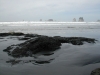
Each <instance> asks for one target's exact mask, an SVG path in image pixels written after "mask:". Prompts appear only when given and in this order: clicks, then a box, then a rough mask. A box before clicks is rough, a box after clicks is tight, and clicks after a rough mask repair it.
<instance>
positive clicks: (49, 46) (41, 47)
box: [4, 34, 96, 57]
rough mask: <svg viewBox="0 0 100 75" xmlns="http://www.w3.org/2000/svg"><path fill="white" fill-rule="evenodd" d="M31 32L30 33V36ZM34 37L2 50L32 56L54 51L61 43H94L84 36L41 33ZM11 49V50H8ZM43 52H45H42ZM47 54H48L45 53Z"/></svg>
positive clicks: (15, 54) (17, 55)
mask: <svg viewBox="0 0 100 75" xmlns="http://www.w3.org/2000/svg"><path fill="white" fill-rule="evenodd" d="M31 36H32V34H31V35H30V37H31ZM34 36H35V37H33V36H32V37H33V38H30V39H29V34H28V37H25V38H24V39H27V38H28V40H27V41H26V42H24V43H21V44H18V45H16V47H15V46H14V47H15V48H13V49H12V47H13V46H9V47H8V48H7V49H5V50H4V51H6V52H8V54H9V55H11V56H13V57H23V56H33V54H36V53H39V52H43V51H44V52H49V51H54V50H57V49H59V48H60V46H61V43H71V44H73V45H83V44H84V42H88V43H95V41H96V40H95V39H92V38H85V37H60V36H54V37H48V36H42V35H39V36H38V35H34ZM11 49H12V51H10V50H11ZM44 54H45V53H44ZM47 55H48V54H47Z"/></svg>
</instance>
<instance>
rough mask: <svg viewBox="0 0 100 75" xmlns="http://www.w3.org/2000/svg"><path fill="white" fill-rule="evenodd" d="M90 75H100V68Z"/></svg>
mask: <svg viewBox="0 0 100 75" xmlns="http://www.w3.org/2000/svg"><path fill="white" fill-rule="evenodd" d="M90 75H100V68H97V69H95V70H93V71H92V72H91V74H90Z"/></svg>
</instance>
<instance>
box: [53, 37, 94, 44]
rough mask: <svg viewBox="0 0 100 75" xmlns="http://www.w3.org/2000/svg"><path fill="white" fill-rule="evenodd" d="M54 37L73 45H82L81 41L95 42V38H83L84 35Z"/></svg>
mask: <svg viewBox="0 0 100 75" xmlns="http://www.w3.org/2000/svg"><path fill="white" fill-rule="evenodd" d="M54 39H56V40H58V41H60V42H61V43H71V44H73V45H83V42H88V43H95V41H96V40H95V39H92V38H85V37H60V36H54Z"/></svg>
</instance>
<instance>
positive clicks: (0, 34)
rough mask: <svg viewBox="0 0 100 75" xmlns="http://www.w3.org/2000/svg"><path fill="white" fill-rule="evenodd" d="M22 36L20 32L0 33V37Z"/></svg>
mask: <svg viewBox="0 0 100 75" xmlns="http://www.w3.org/2000/svg"><path fill="white" fill-rule="evenodd" d="M21 35H24V33H21V32H9V33H0V36H2V37H3V36H21Z"/></svg>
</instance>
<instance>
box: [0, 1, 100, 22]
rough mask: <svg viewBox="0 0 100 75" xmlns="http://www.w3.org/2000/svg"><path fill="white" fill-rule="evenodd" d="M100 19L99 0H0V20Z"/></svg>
mask: <svg viewBox="0 0 100 75" xmlns="http://www.w3.org/2000/svg"><path fill="white" fill-rule="evenodd" d="M79 17H83V18H84V20H85V21H97V20H98V19H100V0H0V21H23V20H25V21H39V20H40V19H42V20H43V21H45V20H47V19H54V20H56V21H72V19H73V18H76V20H77V21H78V19H79Z"/></svg>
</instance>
